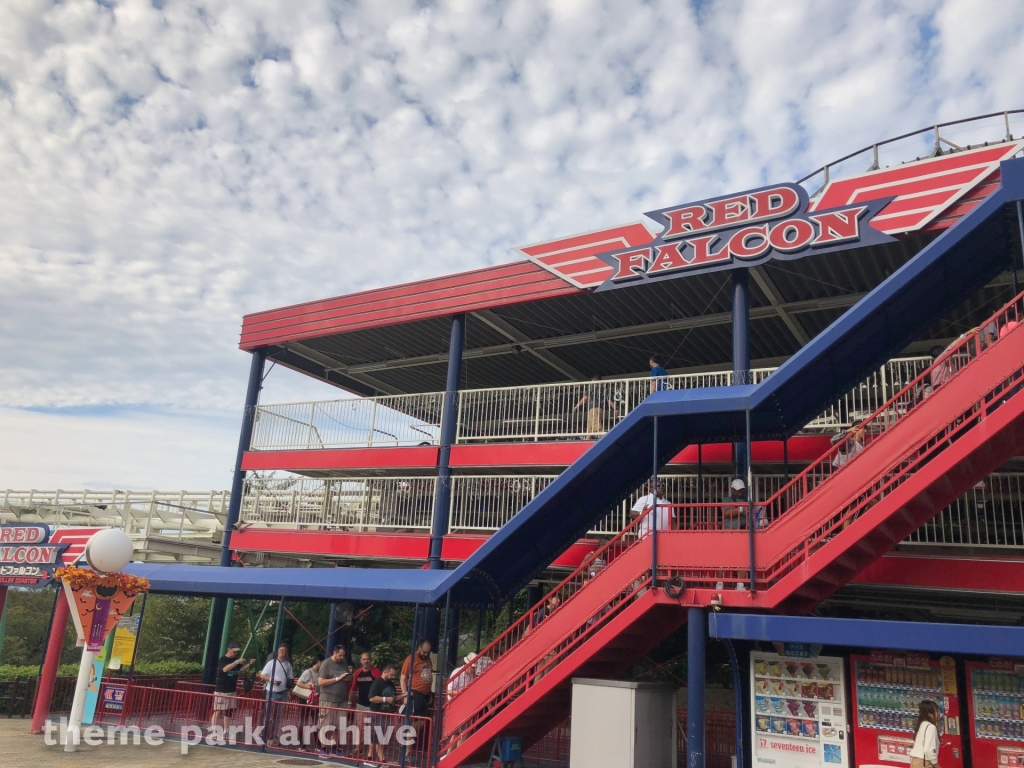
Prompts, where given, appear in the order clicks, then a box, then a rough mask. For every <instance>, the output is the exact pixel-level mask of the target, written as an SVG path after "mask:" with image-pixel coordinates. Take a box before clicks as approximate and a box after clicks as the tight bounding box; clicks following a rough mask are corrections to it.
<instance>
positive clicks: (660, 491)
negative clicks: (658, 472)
mask: <svg viewBox="0 0 1024 768" xmlns="http://www.w3.org/2000/svg"><path fill="white" fill-rule="evenodd" d="M655 490H656V491H657V497H658V500H657V507H658V512H657V515H655V513H654V507H655V500H654V497H655V494H653V493H648V494H647V495H646V496H641V497H640V498H639V499H637V500H636V503H635V504H633V508H632V509H631V510H630V512H629V514H630V517H631V518H632V519H633V520H635V519H636V518H638V517H641V518H643V519H642V520H640V523H639V524H638V525H637V528H636V535H637V536H639V537H640V538H641V539H642V538H643V537H644V536H646V535H647V534H648V533H650V532H651V531H653V530H654V526H655V522H654V519H655V517H657V526H658V530H659V531H667V530H669V529H670V528H671V527H672V523H671V520H672V504H671V503H670V502H669V500H668V499H666V498H665V483H664V482H663V481H661V480H659V481H658V486H657V488H656V489H655Z"/></svg>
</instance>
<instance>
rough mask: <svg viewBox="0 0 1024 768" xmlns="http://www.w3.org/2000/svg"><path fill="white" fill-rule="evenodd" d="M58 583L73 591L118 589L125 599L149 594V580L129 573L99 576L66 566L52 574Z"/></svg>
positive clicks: (83, 569)
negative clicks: (88, 588)
mask: <svg viewBox="0 0 1024 768" xmlns="http://www.w3.org/2000/svg"><path fill="white" fill-rule="evenodd" d="M54 576H55V577H56V579H57V580H58V581H62V582H64V583H66V584H67V585H68V586H69V587H71V589H72V590H73V591H78V590H80V589H83V588H85V587H94V588H95V587H97V586H102V587H120V588H121V591H122V592H124V594H125V595H126V596H127V597H135V596H136V595H138V594H139V593H140V592H149V579H144V578H141V577H140V576H132V575H131V574H129V573H106V574H100V573H96V571H92V570H89V569H88V568H78V567H76V566H73V565H68V566H65V567H63V568H58V569H57V570H56V571H55V572H54Z"/></svg>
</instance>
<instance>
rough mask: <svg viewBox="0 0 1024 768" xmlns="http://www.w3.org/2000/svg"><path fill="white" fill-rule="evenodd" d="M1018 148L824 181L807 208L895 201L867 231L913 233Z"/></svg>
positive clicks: (1020, 144)
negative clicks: (890, 199)
mask: <svg viewBox="0 0 1024 768" xmlns="http://www.w3.org/2000/svg"><path fill="white" fill-rule="evenodd" d="M1021 149H1024V141H1008V142H1006V143H1004V144H996V145H994V146H990V147H981V148H979V149H970V150H966V151H963V152H955V153H953V154H949V155H943V156H942V157H933V158H929V159H927V160H919V161H916V162H913V163H906V164H904V165H899V166H896V167H895V168H884V169H882V170H878V171H869V172H867V173H862V174H860V175H859V176H854V177H852V178H849V179H839V180H837V181H830V182H829V183H828V184H827V185H826V186H825V189H824V190H822V193H821V195H819V196H818V197H817V198H816V199H815V200H812V201H811V205H810V209H811V210H812V211H813V210H826V209H828V208H836V207H839V206H842V205H851V204H853V203H862V202H866V201H868V200H877V199H879V198H881V197H891V196H895V199H894V200H893V201H892V202H891V203H889V204H888V205H887V206H885V208H883V209H882V210H881V211H880V212H879V213H878V214H877V215H876V216H875V217H874V218H873V219H872V220H871V226H872V227H874V228H875V229H877V230H879V231H881V232H885V233H886V234H889V235H895V234H902V233H906V232H915V231H917V230H919V229H922V228H923V227H925V226H927V225H928V224H929V223H931V222H932V221H934V220H935V219H936V218H938V217H939V216H940V215H941V214H942V213H943V212H945V211H947V210H948V209H949V208H950V207H951V206H952V205H953V204H954V203H956V202H957V201H959V200H960V199H962V198H963V197H964V196H965V195H967V193H968V192H970V191H971V190H972V189H974V188H975V187H977V186H978V185H979V184H981V183H982V182H983V181H985V180H986V179H988V178H989V177H990V176H993V175H994V174H996V173H997V172H998V171H999V163H1000V162H1001V161H1003V160H1009V159H1010V158H1011V157H1013V156H1014V155H1015V154H1017V153H1018V152H1020V151H1021ZM993 189H994V187H993ZM991 191H992V190H988V192H987V193H986V194H985V195H984V196H986V197H987V195H988V193H990V192H991Z"/></svg>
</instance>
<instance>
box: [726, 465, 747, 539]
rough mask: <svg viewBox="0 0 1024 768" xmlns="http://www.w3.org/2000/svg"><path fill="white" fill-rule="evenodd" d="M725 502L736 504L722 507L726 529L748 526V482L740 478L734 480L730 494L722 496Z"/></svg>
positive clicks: (730, 487)
mask: <svg viewBox="0 0 1024 768" xmlns="http://www.w3.org/2000/svg"><path fill="white" fill-rule="evenodd" d="M722 503H723V504H728V505H734V506H726V507H722V517H723V518H724V519H723V521H722V522H723V527H724V528H725V530H727V531H730V530H736V529H740V528H746V527H747V484H746V483H744V482H743V480H741V479H740V478H738V477H737V478H736V479H735V480H733V481H732V485H730V486H729V495H728V496H725V497H723V498H722Z"/></svg>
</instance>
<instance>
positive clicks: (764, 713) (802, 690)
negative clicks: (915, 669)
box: [750, 646, 945, 768]
mask: <svg viewBox="0 0 1024 768" xmlns="http://www.w3.org/2000/svg"><path fill="white" fill-rule="evenodd" d="M786 648H789V646H786ZM794 653H798V654H799V655H790V654H789V653H788V652H787V653H786V654H781V653H767V652H764V651H751V653H750V685H751V687H752V688H753V695H752V696H751V700H752V701H753V702H754V707H753V710H754V711H753V719H754V722H753V729H752V731H753V734H754V737H753V745H752V748H753V753H754V764H755V765H764V764H768V765H772V766H775V767H776V768H804V766H846V767H847V768H848V767H849V766H850V743H849V735H848V727H847V717H846V685H845V679H844V678H845V675H844V673H843V660H842V659H841V658H836V657H832V656H817V655H814V654H813V653H808V652H806V650H805V648H796V649H795V650H794ZM943 768H945V766H943Z"/></svg>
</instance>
